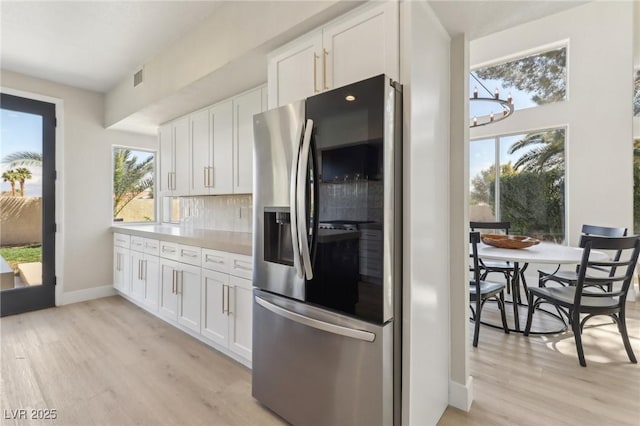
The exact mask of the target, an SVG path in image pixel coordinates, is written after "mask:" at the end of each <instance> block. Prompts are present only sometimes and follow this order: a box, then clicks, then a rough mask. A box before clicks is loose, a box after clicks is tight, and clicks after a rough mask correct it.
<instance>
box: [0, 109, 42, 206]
mask: <svg viewBox="0 0 640 426" xmlns="http://www.w3.org/2000/svg"><path fill="white" fill-rule="evenodd" d="M17 151H32V152H38V153H42V117H41V116H39V115H34V114H27V113H24V112H17V111H9V110H6V109H0V159H3V158H5V157H6V156H7V155H9V154H11V153H13V152H17ZM8 168H9V167H8V164H0V174H2V173H4V172H5V171H6V170H8ZM29 169H30V170H31V174H32V175H33V177H32V178H31V179H29V180H27V181H26V183H25V196H29V197H41V196H42V168H41V167H29ZM19 188H20V184H19V183H17V182H16V190H19ZM0 189H1V190H2V191H3V192H4V191H11V185H10V184H9V182H4V181H2V180H1V179H0Z"/></svg>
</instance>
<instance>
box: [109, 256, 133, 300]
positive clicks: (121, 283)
mask: <svg viewBox="0 0 640 426" xmlns="http://www.w3.org/2000/svg"><path fill="white" fill-rule="evenodd" d="M129 271H130V268H129V249H126V248H122V247H117V246H116V247H114V248H113V287H114V288H115V289H116V290H118V291H119V292H121V293H124V294H126V295H129V294H130V293H131V279H130V278H131V275H130V272H129Z"/></svg>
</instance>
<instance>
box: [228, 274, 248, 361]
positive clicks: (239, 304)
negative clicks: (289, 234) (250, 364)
mask: <svg viewBox="0 0 640 426" xmlns="http://www.w3.org/2000/svg"><path fill="white" fill-rule="evenodd" d="M229 284H230V286H231V289H230V290H231V292H230V294H229V305H230V309H229V349H230V350H232V351H233V352H235V353H237V354H238V355H240V356H242V357H244V358H246V359H251V347H252V346H251V343H252V342H251V338H252V335H251V330H252V320H253V289H252V285H251V281H250V280H247V279H244V278H238V277H234V276H229Z"/></svg>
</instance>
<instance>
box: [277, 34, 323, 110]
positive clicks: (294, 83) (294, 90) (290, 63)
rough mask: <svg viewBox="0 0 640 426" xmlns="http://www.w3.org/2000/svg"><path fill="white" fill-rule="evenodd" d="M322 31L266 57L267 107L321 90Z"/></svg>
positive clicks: (279, 104) (283, 103)
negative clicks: (267, 61)
mask: <svg viewBox="0 0 640 426" xmlns="http://www.w3.org/2000/svg"><path fill="white" fill-rule="evenodd" d="M321 54H322V32H321V31H315V32H313V33H311V34H309V35H308V36H306V37H302V38H300V39H298V40H296V41H295V42H293V43H292V44H290V45H288V46H287V47H285V48H284V50H280V51H278V52H276V53H275V54H274V55H273V56H271V57H269V70H268V71H269V107H270V108H275V107H279V106H282V105H286V104H288V103H291V102H293V101H298V100H301V99H304V98H306V97H308V96H311V95H313V94H315V93H318V92H320V91H321V90H322V68H321V64H322V57H321V56H320V55H321Z"/></svg>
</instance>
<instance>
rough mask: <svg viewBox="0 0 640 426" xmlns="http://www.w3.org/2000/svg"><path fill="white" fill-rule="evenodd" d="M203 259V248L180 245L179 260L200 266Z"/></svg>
mask: <svg viewBox="0 0 640 426" xmlns="http://www.w3.org/2000/svg"><path fill="white" fill-rule="evenodd" d="M201 260H202V249H201V248H200V247H193V246H184V245H182V244H180V246H178V261H179V262H182V263H187V264H189V265H193V266H200V265H201V263H202V262H201Z"/></svg>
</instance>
